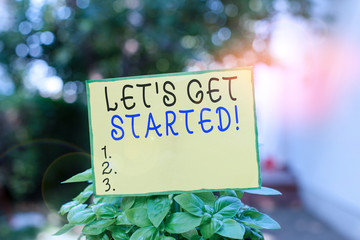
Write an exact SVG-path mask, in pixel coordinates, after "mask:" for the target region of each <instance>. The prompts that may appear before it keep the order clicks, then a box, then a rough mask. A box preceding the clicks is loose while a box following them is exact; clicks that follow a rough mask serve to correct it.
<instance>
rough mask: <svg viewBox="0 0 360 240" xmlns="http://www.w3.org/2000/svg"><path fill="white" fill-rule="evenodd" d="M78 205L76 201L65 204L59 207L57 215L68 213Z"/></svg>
mask: <svg viewBox="0 0 360 240" xmlns="http://www.w3.org/2000/svg"><path fill="white" fill-rule="evenodd" d="M78 204H79V202H77V201H71V202H67V203H65V204H63V205H62V206H61V208H60V211H59V213H60V214H61V215H64V214H66V213H68V212H69V211H70V210H71V209H72V208H73V207H75V206H76V205H78Z"/></svg>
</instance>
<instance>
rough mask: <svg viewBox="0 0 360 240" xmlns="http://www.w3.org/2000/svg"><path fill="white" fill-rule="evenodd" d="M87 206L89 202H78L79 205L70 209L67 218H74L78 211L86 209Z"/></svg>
mask: <svg viewBox="0 0 360 240" xmlns="http://www.w3.org/2000/svg"><path fill="white" fill-rule="evenodd" d="M86 207H87V204H78V205H77V206H74V207H73V208H71V210H70V211H69V213H68V215H67V219H68V220H69V218H72V217H73V216H74V214H76V213H77V212H80V211H82V210H84V209H85V208H86Z"/></svg>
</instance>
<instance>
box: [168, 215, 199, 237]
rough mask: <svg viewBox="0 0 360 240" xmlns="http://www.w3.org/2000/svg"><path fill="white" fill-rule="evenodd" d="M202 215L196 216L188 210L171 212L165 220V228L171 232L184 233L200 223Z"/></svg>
mask: <svg viewBox="0 0 360 240" xmlns="http://www.w3.org/2000/svg"><path fill="white" fill-rule="evenodd" d="M200 222H201V217H196V216H194V215H191V214H190V213H187V212H177V213H173V214H171V216H170V217H169V218H167V219H166V221H165V230H166V231H168V232H169V233H184V232H188V231H190V230H192V229H193V228H196V227H197V226H199V225H200Z"/></svg>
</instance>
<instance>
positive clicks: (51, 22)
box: [0, 0, 310, 212]
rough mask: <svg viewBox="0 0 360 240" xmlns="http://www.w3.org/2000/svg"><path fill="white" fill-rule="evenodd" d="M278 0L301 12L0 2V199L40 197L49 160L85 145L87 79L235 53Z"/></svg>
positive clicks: (266, 4)
mask: <svg viewBox="0 0 360 240" xmlns="http://www.w3.org/2000/svg"><path fill="white" fill-rule="evenodd" d="M279 2H280V3H281V2H288V3H287V8H288V10H290V11H291V12H292V13H293V14H296V15H301V16H305V17H308V15H309V12H310V1H309V0H308V1H300V0H289V1H273V0H269V1H265V0H237V1H235V0H234V1H230V0H223V1H219V0H206V1H205V0H115V1H104V0H59V1H56V0H17V1H2V5H3V6H1V7H2V9H3V11H2V14H4V17H3V20H4V21H2V23H0V201H5V200H4V199H8V201H11V202H13V201H12V200H16V201H22V200H26V201H29V199H34V200H36V199H39V198H40V187H39V186H40V185H41V182H42V180H43V179H42V178H43V176H44V173H45V171H46V169H48V168H49V166H50V164H51V163H52V162H53V161H54V160H55V159H57V158H59V157H60V156H62V155H64V154H66V153H69V152H74V151H78V152H79V151H80V152H81V151H85V152H88V151H89V146H88V145H89V141H88V122H87V110H86V106H85V102H86V101H85V100H86V97H85V92H84V84H83V82H84V81H85V80H86V79H90V78H99V77H101V78H111V77H121V76H127V75H142V74H151V73H161V72H179V71H183V70H184V69H185V70H186V66H187V65H189V63H190V62H191V61H194V60H195V61H205V62H206V61H207V62H211V61H215V60H219V59H220V60H221V58H222V57H223V56H225V55H226V54H228V53H231V54H233V55H234V56H237V57H239V56H241V55H242V54H243V53H244V51H248V50H251V46H252V43H253V40H254V39H255V38H256V37H261V38H262V40H264V41H265V42H266V40H267V38H268V35H267V34H265V35H262V36H258V35H257V33H256V31H255V26H256V24H258V25H259V24H261V23H262V25H264V23H266V21H267V20H268V19H270V18H271V17H273V16H274V15H275V14H276V11H277V10H276V9H277V8H279V6H277V5H279ZM5 20H6V21H5ZM265 26H266V24H265ZM268 28H269V29H266V31H265V33H266V32H267V33H270V31H271V29H270V27H268ZM254 54H255V56H257V57H259V58H262V59H266V56H267V53H266V51H260V52H254ZM70 103H71V104H70ZM83 165H84V164H83V162H81V163H78V164H77V165H76V164H75V165H73V166H71V167H69V168H68V169H69V176H71V175H72V174H74V173H75V172H79V171H81V170H83V169H86V168H88V167H89V165H90V162H89V165H87V166H83ZM64 177H65V178H66V176H63V178H64ZM54 181H58V179H56V180H55V179H54ZM0 212H1V209H0Z"/></svg>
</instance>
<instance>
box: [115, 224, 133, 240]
mask: <svg viewBox="0 0 360 240" xmlns="http://www.w3.org/2000/svg"><path fill="white" fill-rule="evenodd" d="M111 236H112V237H113V239H114V240H128V239H129V236H128V235H127V234H126V232H125V231H124V230H123V229H121V228H119V227H117V228H112V229H111Z"/></svg>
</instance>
